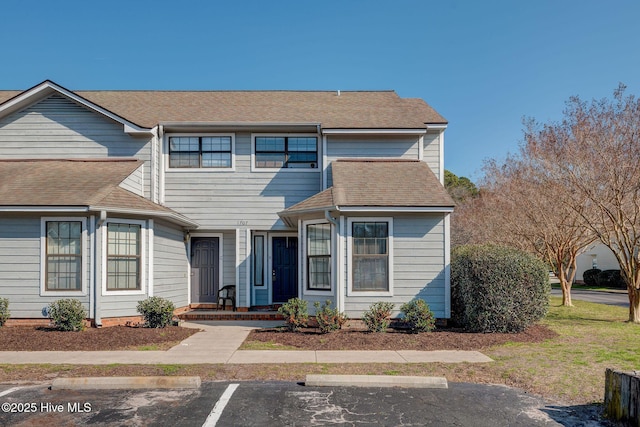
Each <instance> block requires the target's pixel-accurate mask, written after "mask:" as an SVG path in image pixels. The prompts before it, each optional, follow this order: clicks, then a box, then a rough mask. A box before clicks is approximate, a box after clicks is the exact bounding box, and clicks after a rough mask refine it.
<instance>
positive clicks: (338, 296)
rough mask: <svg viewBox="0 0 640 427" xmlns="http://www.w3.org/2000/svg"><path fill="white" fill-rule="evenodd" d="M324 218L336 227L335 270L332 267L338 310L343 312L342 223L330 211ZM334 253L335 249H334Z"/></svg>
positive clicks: (325, 213) (327, 211)
mask: <svg viewBox="0 0 640 427" xmlns="http://www.w3.org/2000/svg"><path fill="white" fill-rule="evenodd" d="M324 217H325V219H326V220H327V221H329V222H330V223H331V224H333V225H334V226H335V230H336V236H337V238H336V245H335V249H336V250H335V251H334V252H335V268H333V267H332V270H333V271H334V272H335V273H334V277H335V281H336V307H337V308H338V310H340V311H343V310H344V309H343V308H341V307H343V305H344V304H343V302H342V283H340V274H338V269H339V268H340V264H341V262H342V260H341V257H340V253H341V251H340V250H339V247H340V238H339V236H340V232H341V230H340V223H338V221H336V220H335V219H334V218H333V217H332V216H331V214H330V213H329V210H325V211H324ZM332 251H333V249H332Z"/></svg>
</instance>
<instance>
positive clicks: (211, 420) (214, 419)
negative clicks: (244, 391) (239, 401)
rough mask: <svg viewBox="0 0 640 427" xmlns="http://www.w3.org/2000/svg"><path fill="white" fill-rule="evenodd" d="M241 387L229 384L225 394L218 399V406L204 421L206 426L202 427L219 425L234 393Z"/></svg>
mask: <svg viewBox="0 0 640 427" xmlns="http://www.w3.org/2000/svg"><path fill="white" fill-rule="evenodd" d="M239 385H240V384H229V386H228V387H227V389H226V390H225V391H224V393H222V396H220V399H218V401H217V402H216V405H215V406H214V407H213V409H212V410H211V412H210V413H209V416H208V417H207V419H206V420H205V421H204V424H202V427H214V426H215V425H216V424H217V423H218V420H219V419H220V416H221V415H222V411H224V408H225V406H227V403H229V400H231V396H232V395H233V392H234V391H236V389H237V388H238V386H239Z"/></svg>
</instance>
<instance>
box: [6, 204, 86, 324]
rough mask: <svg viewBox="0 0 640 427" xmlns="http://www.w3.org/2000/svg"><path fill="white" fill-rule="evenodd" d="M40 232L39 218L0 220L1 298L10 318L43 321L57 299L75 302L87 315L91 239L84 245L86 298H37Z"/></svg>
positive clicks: (38, 291)
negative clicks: (77, 302) (77, 301)
mask: <svg viewBox="0 0 640 427" xmlns="http://www.w3.org/2000/svg"><path fill="white" fill-rule="evenodd" d="M40 232H41V217H40V216H30V217H22V218H15V217H2V218H0V297H3V298H8V299H9V311H10V312H11V318H31V319H34V318H35V319H43V318H45V316H44V315H43V309H44V308H46V307H47V306H48V305H49V304H50V303H52V302H53V301H55V300H57V299H60V298H76V299H78V300H80V301H81V302H82V303H83V306H84V308H85V309H86V310H87V313H89V292H90V291H91V288H90V286H89V280H90V278H89V265H90V263H91V252H92V251H91V248H90V237H89V234H88V233H87V239H86V241H85V242H84V244H85V245H86V255H87V258H86V264H85V266H84V267H85V268H86V272H85V273H86V274H85V280H86V287H87V295H80V293H79V294H78V296H77V297H76V296H74V297H70V296H67V295H68V294H65V296H55V295H51V296H49V295H47V296H41V295H40V269H41V261H42V260H41V259H40V258H41V257H40Z"/></svg>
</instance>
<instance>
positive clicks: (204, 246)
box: [191, 237, 220, 303]
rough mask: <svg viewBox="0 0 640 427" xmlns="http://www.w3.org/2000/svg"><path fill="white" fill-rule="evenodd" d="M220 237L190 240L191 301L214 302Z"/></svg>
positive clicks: (216, 288) (216, 294) (216, 293)
mask: <svg viewBox="0 0 640 427" xmlns="http://www.w3.org/2000/svg"><path fill="white" fill-rule="evenodd" d="M219 260H220V239H219V238H218V237H200V238H197V237H196V238H193V239H192V240H191V302H193V303H215V302H217V301H216V298H217V296H218V287H219V281H220V270H219V268H220V267H219V266H220V262H219Z"/></svg>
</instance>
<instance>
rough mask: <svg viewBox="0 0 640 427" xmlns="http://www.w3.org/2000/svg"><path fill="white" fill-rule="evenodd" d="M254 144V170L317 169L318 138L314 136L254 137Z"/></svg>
mask: <svg viewBox="0 0 640 427" xmlns="http://www.w3.org/2000/svg"><path fill="white" fill-rule="evenodd" d="M254 144H255V167H256V168H267V169H269V168H270V169H291V168H298V169H302V168H306V169H315V168H317V167H318V138H317V137H315V136H256V137H255V142H254Z"/></svg>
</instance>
